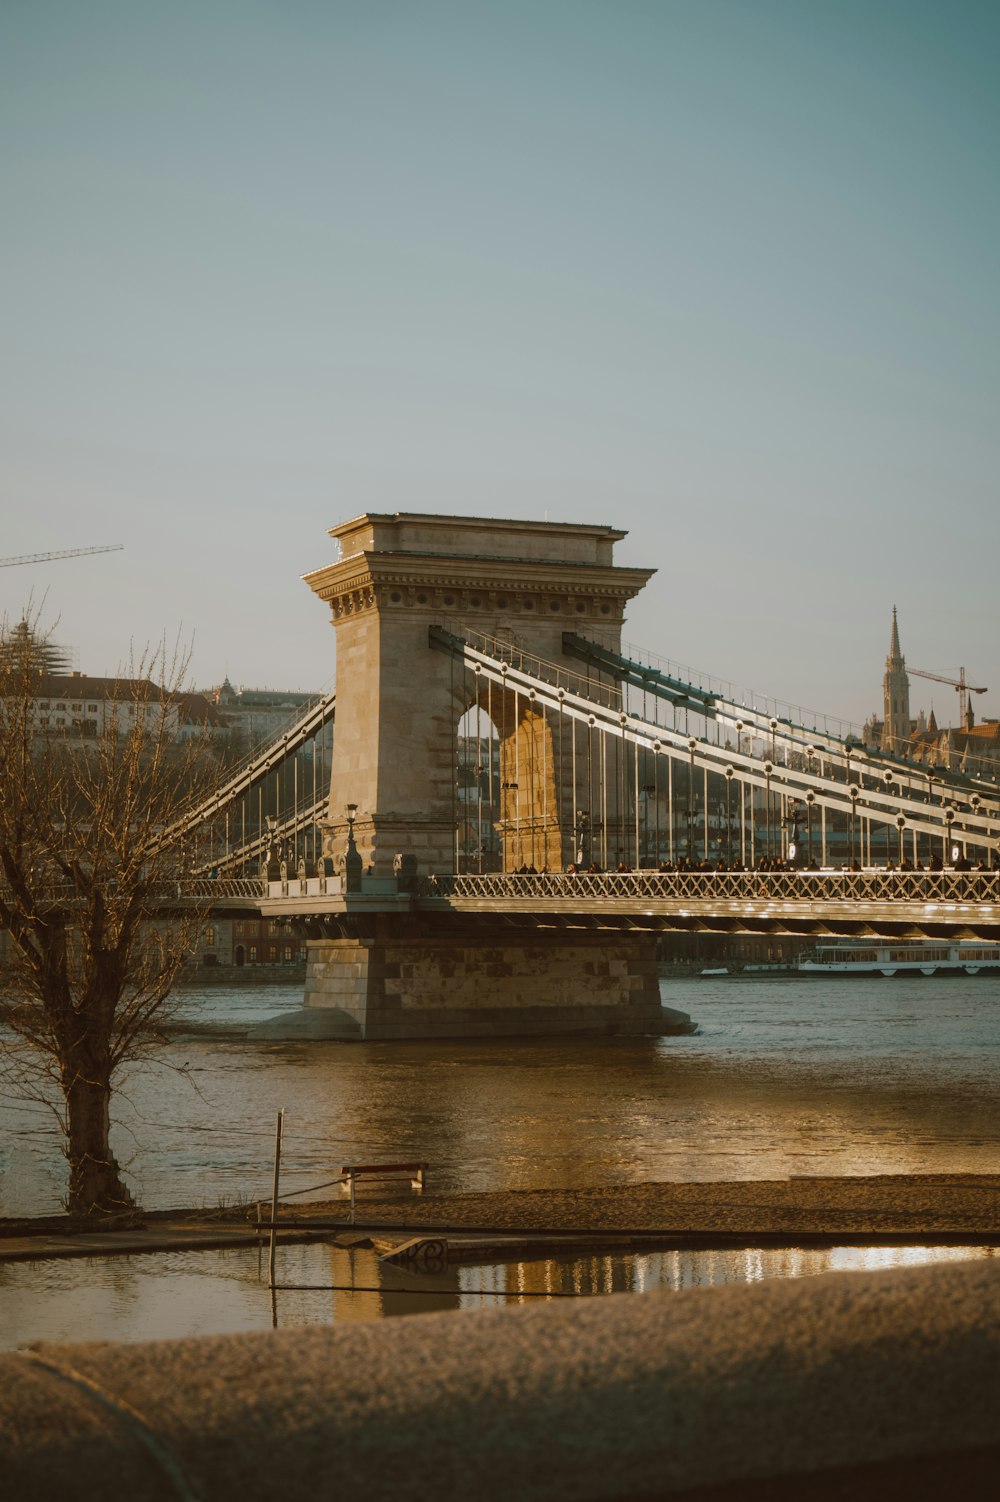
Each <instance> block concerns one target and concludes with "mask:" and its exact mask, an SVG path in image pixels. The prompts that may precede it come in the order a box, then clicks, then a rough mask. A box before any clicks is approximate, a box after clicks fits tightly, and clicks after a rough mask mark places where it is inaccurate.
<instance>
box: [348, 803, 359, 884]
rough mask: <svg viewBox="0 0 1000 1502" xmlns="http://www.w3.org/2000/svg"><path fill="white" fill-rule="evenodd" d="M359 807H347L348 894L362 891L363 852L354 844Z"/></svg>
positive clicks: (354, 804) (351, 805) (349, 805)
mask: <svg viewBox="0 0 1000 1502" xmlns="http://www.w3.org/2000/svg"><path fill="white" fill-rule="evenodd" d="M357 814H358V805H357V804H356V803H348V805H347V849H346V851H345V852H344V886H345V889H346V890H347V891H348V892H360V891H361V871H362V861H361V852H360V851H359V849H358V847H357V845H356V844H355V842H354V820H355V819H356V818H357Z"/></svg>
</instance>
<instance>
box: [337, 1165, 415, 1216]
mask: <svg viewBox="0 0 1000 1502" xmlns="http://www.w3.org/2000/svg"><path fill="white" fill-rule="evenodd" d="M340 1172H341V1175H342V1177H343V1182H344V1187H345V1189H347V1190H349V1191H350V1195H351V1223H352V1224H353V1222H354V1205H355V1190H356V1188H357V1186H358V1184H359V1183H362V1182H365V1183H378V1182H379V1180H385V1181H387V1182H388V1181H391V1180H394V1179H400V1178H408V1179H409V1181H410V1188H411V1189H416V1190H418V1191H420V1190H422V1189H423V1187H424V1183H425V1176H426V1173H427V1164H426V1163H349V1164H345V1166H344V1167H343V1168H342V1169H341V1170H340Z"/></svg>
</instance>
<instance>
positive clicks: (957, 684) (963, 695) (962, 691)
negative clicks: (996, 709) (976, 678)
mask: <svg viewBox="0 0 1000 1502" xmlns="http://www.w3.org/2000/svg"><path fill="white" fill-rule="evenodd" d="M907 671H908V672H910V673H912V675H913V677H914V678H930V679H932V680H933V681H934V682H935V683H947V684H949V685H950V686H951V687H952V688H953V689H956V690H957V692H958V715H959V725H960V727H961V728H962V729H963V730H964V729H965V724H966V720H967V718H968V713H969V695H970V694H985V692H986V690H985V689H984V688H977V687H976V686H975V684H974V683H968V682H967V681H966V677H965V669H964V668H959V670H958V677H957V678H945V677H944V676H943V675H942V674H941V673H927V672H925V671H924V670H923V668H909V669H908V670H907Z"/></svg>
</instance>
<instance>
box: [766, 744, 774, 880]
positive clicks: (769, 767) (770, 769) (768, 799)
mask: <svg viewBox="0 0 1000 1502" xmlns="http://www.w3.org/2000/svg"><path fill="white" fill-rule="evenodd" d="M773 771H774V767H773V766H772V765H771V763H770V762H769V761H766V762H765V763H764V854H765V856H766V857H767V859H768V860H770V859H771V773H772V772H773Z"/></svg>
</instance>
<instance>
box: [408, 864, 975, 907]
mask: <svg viewBox="0 0 1000 1502" xmlns="http://www.w3.org/2000/svg"><path fill="white" fill-rule="evenodd" d="M420 895H421V896H423V897H440V898H445V899H448V900H450V899H452V898H455V899H461V898H469V899H478V900H481V901H482V900H487V901H494V902H497V903H502V902H505V901H512V900H514V901H517V900H522V901H525V900H535V901H537V900H557V901H563V902H574V903H578V902H580V901H584V902H594V903H608V902H615V901H633V902H634V901H636V900H643V899H648V900H650V901H662V902H677V901H684V900H685V899H688V900H691V901H700V902H706V901H713V900H714V901H720V902H740V901H743V902H748V901H754V902H759V901H761V900H762V899H764V900H769V901H776V902H789V901H802V902H827V903H830V902H858V903H872V902H894V901H899V902H920V903H927V902H940V903H952V902H988V903H996V902H998V901H1000V871H887V870H878V869H870V870H864V871H627V872H626V871H601V872H596V871H579V872H540V873H537V874H536V873H533V872H532V873H525V872H491V873H487V874H482V875H479V874H474V873H471V872H470V873H466V874H462V875H458V876H438V877H433V878H428V879H426V880H425V881H424V882H423V883H422V884H421V886H420Z"/></svg>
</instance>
